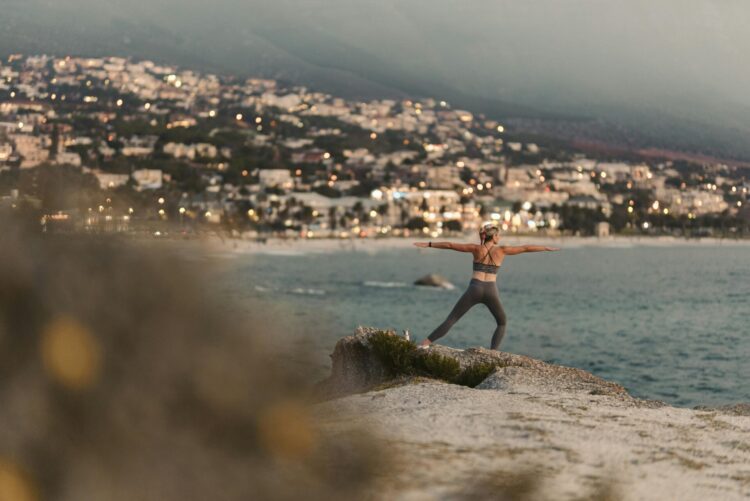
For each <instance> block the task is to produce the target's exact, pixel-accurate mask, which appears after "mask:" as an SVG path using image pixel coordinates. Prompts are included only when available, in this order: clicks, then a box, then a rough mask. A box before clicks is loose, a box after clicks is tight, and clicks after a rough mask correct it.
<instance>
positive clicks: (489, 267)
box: [473, 247, 500, 275]
mask: <svg viewBox="0 0 750 501" xmlns="http://www.w3.org/2000/svg"><path fill="white" fill-rule="evenodd" d="M491 251H492V247H490V248H489V249H487V254H485V255H484V257H483V258H482V259H480V260H479V261H474V263H473V268H474V271H480V272H482V273H491V274H492V275H497V270H498V269H499V268H500V266H498V265H496V264H495V260H494V259H492V252H491ZM488 256H489V258H490V261H492V264H490V263H483V262H482V261H483V260H484V258H485V257H488Z"/></svg>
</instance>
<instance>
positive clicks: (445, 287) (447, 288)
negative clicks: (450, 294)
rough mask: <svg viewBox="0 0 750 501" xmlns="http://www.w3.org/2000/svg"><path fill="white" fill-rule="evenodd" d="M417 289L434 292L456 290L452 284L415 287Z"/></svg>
mask: <svg viewBox="0 0 750 501" xmlns="http://www.w3.org/2000/svg"><path fill="white" fill-rule="evenodd" d="M417 288H419V289H424V290H435V291H452V290H453V289H455V288H456V286H455V285H453V284H443V285H439V286H437V285H417Z"/></svg>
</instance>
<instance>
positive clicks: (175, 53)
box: [0, 0, 750, 131]
mask: <svg viewBox="0 0 750 501" xmlns="http://www.w3.org/2000/svg"><path fill="white" fill-rule="evenodd" d="M0 7H2V11H3V12H4V14H3V15H2V17H0V29H2V31H0V50H2V51H3V52H8V51H9V50H14V49H16V50H18V49H21V50H28V47H29V46H31V47H32V48H35V49H38V50H47V51H55V50H58V51H59V50H76V51H80V50H90V51H92V52H97V51H101V52H111V51H115V50H124V51H129V52H131V53H136V54H140V55H144V56H149V55H151V56H152V57H156V56H162V57H165V58H169V57H173V58H175V59H177V60H178V62H181V63H185V62H190V61H195V62H196V64H201V65H215V66H216V67H217V68H231V69H233V70H235V71H237V72H244V73H255V72H263V73H265V74H269V75H278V76H283V77H287V78H292V79H298V80H300V81H301V82H303V83H304V82H305V81H309V82H310V83H312V84H316V85H324V86H330V87H331V88H332V89H335V88H336V87H337V86H338V87H339V88H346V89H348V90H349V91H350V92H352V91H353V92H352V93H356V91H357V89H361V90H362V92H363V93H369V92H379V91H380V90H386V89H399V90H403V91H406V92H410V93H422V94H433V95H435V96H436V97H442V96H445V97H446V98H448V99H452V100H459V101H462V100H465V102H467V103H470V102H472V103H473V102H475V101H473V100H472V99H473V98H482V99H485V100H487V102H490V101H491V100H498V101H501V102H505V103H512V104H520V105H524V106H528V107H531V108H534V109H538V110H542V111H546V112H550V111H556V112H564V113H572V114H590V115H594V116H599V115H601V116H617V115H625V114H629V115H632V117H640V116H655V115H659V116H664V117H669V118H670V119H674V120H678V121H679V120H683V119H688V120H697V121H699V122H702V123H706V124H708V125H711V126H717V127H728V128H737V129H738V130H741V131H750V92H748V89H750V65H748V64H747V63H746V59H747V53H748V52H749V50H750V29H748V27H750V2H748V1H747V0H713V1H711V0H273V1H268V0H264V1H259V0H212V1H211V2H207V1H204V0H201V1H197V0H127V1H125V0H0ZM29 27H30V28H29ZM18 30H22V31H23V30H25V33H22V35H23V36H19V35H18ZM125 42H127V43H125ZM500 109H506V110H511V111H513V110H514V108H512V107H509V106H506V107H505V108H503V107H502V106H501V107H500ZM644 114H645V115H644Z"/></svg>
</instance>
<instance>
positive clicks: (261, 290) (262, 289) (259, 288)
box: [255, 285, 271, 292]
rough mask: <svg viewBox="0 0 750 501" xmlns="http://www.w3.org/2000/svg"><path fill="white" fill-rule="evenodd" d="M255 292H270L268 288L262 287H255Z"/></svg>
mask: <svg viewBox="0 0 750 501" xmlns="http://www.w3.org/2000/svg"><path fill="white" fill-rule="evenodd" d="M255 290H256V291H258V292H268V291H270V290H271V288H270V287H263V286H262V285H256V286H255Z"/></svg>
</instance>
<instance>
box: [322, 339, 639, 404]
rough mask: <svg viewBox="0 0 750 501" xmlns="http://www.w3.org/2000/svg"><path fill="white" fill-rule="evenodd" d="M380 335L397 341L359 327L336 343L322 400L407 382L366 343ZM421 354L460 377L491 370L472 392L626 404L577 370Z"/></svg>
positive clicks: (503, 356)
mask: <svg viewBox="0 0 750 501" xmlns="http://www.w3.org/2000/svg"><path fill="white" fill-rule="evenodd" d="M383 332H385V333H386V334H387V335H391V336H398V334H396V333H395V332H394V331H383V330H382V329H374V328H370V327H359V328H357V330H356V332H355V334H354V335H351V336H346V337H344V338H342V339H340V340H339V341H338V343H336V347H335V348H334V350H333V354H332V355H331V360H332V368H331V375H330V377H329V378H328V379H326V380H325V381H323V382H322V383H321V385H320V387H321V388H322V389H324V390H325V392H326V394H327V396H329V397H334V396H335V397H338V396H342V395H347V394H352V393H359V392H364V391H368V390H371V389H373V388H375V387H377V386H379V385H383V384H384V383H388V382H391V381H394V380H397V379H399V378H401V379H404V378H408V377H409V376H412V375H410V374H398V373H394V372H393V370H392V368H390V367H388V366H387V365H386V364H384V362H383V360H381V359H380V358H379V356H378V355H377V354H376V352H375V350H374V349H373V345H372V343H371V342H370V340H371V339H372V337H373V336H374V335H376V334H377V335H382V333H383ZM399 337H400V336H399ZM420 353H422V352H420ZM424 353H430V354H438V355H441V356H443V357H446V358H449V359H452V360H455V361H456V362H458V364H459V366H460V370H461V371H466V370H467V369H469V368H472V367H478V366H483V367H487V366H488V365H489V366H492V367H494V371H492V367H489V370H490V371H492V372H491V373H490V375H489V376H488V377H487V378H486V379H484V381H483V382H481V383H480V384H479V385H478V386H476V388H477V389H484V390H496V391H506V392H521V393H524V392H528V393H560V392H567V393H570V392H576V393H580V392H585V393H588V394H591V395H608V396H614V397H619V398H623V399H632V397H630V395H629V394H628V393H627V391H626V390H625V388H623V387H622V386H620V385H619V384H617V383H612V382H609V381H605V380H604V379H602V378H600V377H597V376H595V375H593V374H591V373H590V372H586V371H584V370H581V369H575V368H572V367H564V366H560V365H554V364H548V363H546V362H543V361H541V360H537V359H534V358H531V357H527V356H524V355H515V354H512V353H506V352H502V351H496V350H488V349H486V348H468V349H465V350H458V349H455V348H449V347H447V346H442V345H432V346H431V347H430V348H429V349H428V350H425V352H424Z"/></svg>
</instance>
